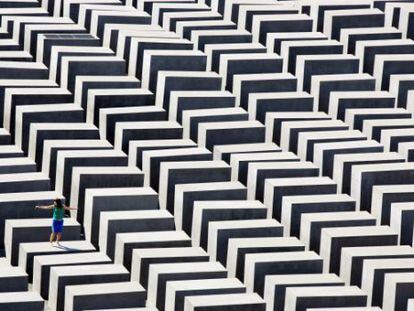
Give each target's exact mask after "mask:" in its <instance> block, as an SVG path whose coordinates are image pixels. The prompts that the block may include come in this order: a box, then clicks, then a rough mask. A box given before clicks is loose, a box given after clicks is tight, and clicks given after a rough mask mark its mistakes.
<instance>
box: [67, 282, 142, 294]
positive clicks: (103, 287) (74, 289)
mask: <svg viewBox="0 0 414 311" xmlns="http://www.w3.org/2000/svg"><path fill="white" fill-rule="evenodd" d="M65 291H66V293H67V294H68V293H69V294H70V295H73V296H83V295H84V296H88V295H103V294H112V293H124V292H143V291H145V289H144V288H143V287H142V285H141V284H139V283H138V282H114V283H98V284H93V286H91V285H90V284H84V285H71V286H66V287H65Z"/></svg>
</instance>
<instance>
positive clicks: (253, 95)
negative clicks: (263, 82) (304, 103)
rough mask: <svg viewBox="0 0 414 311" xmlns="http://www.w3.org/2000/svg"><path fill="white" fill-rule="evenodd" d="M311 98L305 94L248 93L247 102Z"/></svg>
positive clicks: (299, 92)
mask: <svg viewBox="0 0 414 311" xmlns="http://www.w3.org/2000/svg"><path fill="white" fill-rule="evenodd" d="M305 97H307V98H313V96H312V95H310V94H309V93H307V92H302V91H298V92H270V93H250V94H249V100H252V101H254V100H260V99H285V98H305Z"/></svg>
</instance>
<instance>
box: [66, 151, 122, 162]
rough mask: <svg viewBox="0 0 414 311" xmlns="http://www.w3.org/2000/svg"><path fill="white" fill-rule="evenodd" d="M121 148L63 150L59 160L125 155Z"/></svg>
mask: <svg viewBox="0 0 414 311" xmlns="http://www.w3.org/2000/svg"><path fill="white" fill-rule="evenodd" d="M124 156H126V155H125V153H123V152H122V151H120V150H115V149H111V150H107V149H103V150H63V151H59V152H58V161H59V159H63V158H104V157H108V158H109V157H124Z"/></svg>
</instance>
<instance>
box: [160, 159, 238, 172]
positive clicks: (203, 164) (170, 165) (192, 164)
mask: <svg viewBox="0 0 414 311" xmlns="http://www.w3.org/2000/svg"><path fill="white" fill-rule="evenodd" d="M229 167H230V166H229V165H228V164H227V163H226V162H224V161H221V160H218V161H185V162H174V161H173V162H162V163H161V170H162V169H163V168H165V169H167V170H169V169H197V168H211V169H213V168H229Z"/></svg>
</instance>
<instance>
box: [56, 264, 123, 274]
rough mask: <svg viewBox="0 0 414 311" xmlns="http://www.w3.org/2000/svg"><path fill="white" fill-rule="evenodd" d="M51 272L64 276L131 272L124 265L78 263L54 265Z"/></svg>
mask: <svg viewBox="0 0 414 311" xmlns="http://www.w3.org/2000/svg"><path fill="white" fill-rule="evenodd" d="M50 273H51V274H55V275H58V276H59V277H62V276H73V275H104V274H129V272H128V270H127V269H126V268H125V267H124V266H123V265H117V264H100V265H76V266H57V267H52V268H51V270H50Z"/></svg>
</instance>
